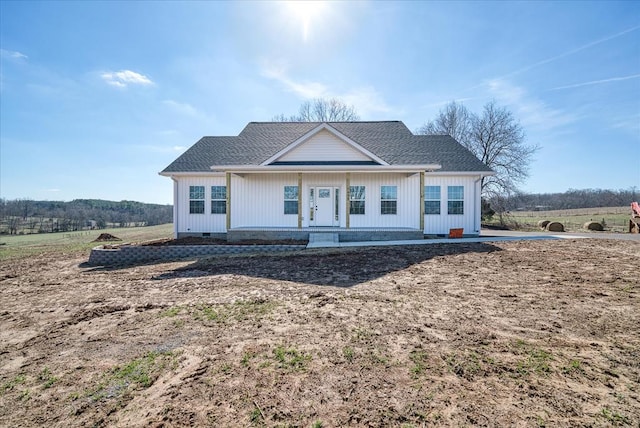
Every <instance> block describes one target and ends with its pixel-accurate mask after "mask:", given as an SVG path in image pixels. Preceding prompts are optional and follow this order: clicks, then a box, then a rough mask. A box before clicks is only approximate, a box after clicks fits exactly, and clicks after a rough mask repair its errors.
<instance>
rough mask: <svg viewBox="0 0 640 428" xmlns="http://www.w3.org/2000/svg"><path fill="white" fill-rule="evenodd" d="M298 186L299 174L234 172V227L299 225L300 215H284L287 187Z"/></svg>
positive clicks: (232, 222)
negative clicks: (238, 173) (240, 174)
mask: <svg viewBox="0 0 640 428" xmlns="http://www.w3.org/2000/svg"><path fill="white" fill-rule="evenodd" d="M302 182H303V187H304V178H303V180H302ZM297 185H298V174H296V173H293V174H245V175H243V176H238V175H232V176H231V192H232V193H231V227H232V228H234V227H259V226H264V227H297V226H298V216H297V215H296V214H284V186H297ZM298 197H300V195H298ZM303 203H304V201H303Z"/></svg>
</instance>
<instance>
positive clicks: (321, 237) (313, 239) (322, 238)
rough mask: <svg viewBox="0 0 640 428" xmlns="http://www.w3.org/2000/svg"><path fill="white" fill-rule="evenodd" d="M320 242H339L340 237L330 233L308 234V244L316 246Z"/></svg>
mask: <svg viewBox="0 0 640 428" xmlns="http://www.w3.org/2000/svg"><path fill="white" fill-rule="evenodd" d="M321 242H334V243H338V242H340V235H339V234H338V233H332V232H322V233H309V244H317V243H321Z"/></svg>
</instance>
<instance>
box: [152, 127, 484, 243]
mask: <svg viewBox="0 0 640 428" xmlns="http://www.w3.org/2000/svg"><path fill="white" fill-rule="evenodd" d="M492 174H494V173H493V171H492V170H491V169H490V168H488V167H487V166H486V165H485V164H484V163H482V162H481V161H480V160H479V159H478V158H476V157H475V156H474V155H473V154H472V153H471V152H470V151H469V150H467V149H466V148H464V147H463V146H462V145H460V144H459V143H458V142H457V141H455V140H454V139H453V138H451V137H450V136H448V135H414V134H413V133H412V132H411V131H410V130H409V129H408V128H407V127H406V126H405V125H404V123H402V122H400V121H380V122H251V123H249V124H248V125H247V126H246V127H245V128H244V129H243V130H242V132H240V134H239V135H238V136H233V137H203V138H202V139H200V141H198V142H197V143H195V144H194V145H193V146H192V147H191V148H189V149H188V150H187V151H186V152H185V153H183V154H182V155H181V156H180V157H178V158H177V159H176V160H175V161H174V162H172V163H171V164H170V165H169V166H167V167H166V168H165V169H164V170H163V171H162V172H160V175H163V176H167V177H171V179H172V180H173V198H174V202H173V209H174V212H173V221H174V228H175V236H176V237H178V238H179V237H185V236H206V237H225V238H226V239H228V240H230V241H236V240H243V239H308V238H309V233H310V232H330V233H334V234H338V235H339V239H340V240H341V241H348V240H376V239H412V238H413V239H422V238H423V237H424V236H425V235H446V234H448V233H449V231H450V229H454V228H455V229H463V230H464V234H465V235H471V236H472V235H478V234H479V233H480V190H481V189H480V182H481V179H482V178H483V177H485V176H488V175H492Z"/></svg>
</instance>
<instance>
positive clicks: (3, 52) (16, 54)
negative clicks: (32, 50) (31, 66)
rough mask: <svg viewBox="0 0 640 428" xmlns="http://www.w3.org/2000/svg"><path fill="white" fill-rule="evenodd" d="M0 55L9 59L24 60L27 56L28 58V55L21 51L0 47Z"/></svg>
mask: <svg viewBox="0 0 640 428" xmlns="http://www.w3.org/2000/svg"><path fill="white" fill-rule="evenodd" d="M0 56H1V57H2V58H10V59H17V60H26V59H27V58H29V57H28V56H26V55H25V54H23V53H22V52H18V51H9V50H6V49H0Z"/></svg>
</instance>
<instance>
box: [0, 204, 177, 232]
mask: <svg viewBox="0 0 640 428" xmlns="http://www.w3.org/2000/svg"><path fill="white" fill-rule="evenodd" d="M172 221H173V207H172V206H171V205H158V204H145V203H142V202H135V201H120V202H114V201H103V200H100V199H75V200H73V201H71V202H62V201H34V200H31V199H14V200H6V199H0V233H4V234H7V233H8V234H17V233H47V232H69V231H75V230H87V229H103V228H106V227H128V226H154V225H158V224H164V223H171V222H172Z"/></svg>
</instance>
